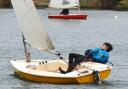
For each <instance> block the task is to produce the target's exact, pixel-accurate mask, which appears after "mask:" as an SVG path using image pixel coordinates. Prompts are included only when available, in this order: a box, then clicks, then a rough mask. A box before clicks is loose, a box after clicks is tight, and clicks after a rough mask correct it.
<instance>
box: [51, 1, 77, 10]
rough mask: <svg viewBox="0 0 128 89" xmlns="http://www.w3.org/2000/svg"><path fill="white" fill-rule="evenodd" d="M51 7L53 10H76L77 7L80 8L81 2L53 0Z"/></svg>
mask: <svg viewBox="0 0 128 89" xmlns="http://www.w3.org/2000/svg"><path fill="white" fill-rule="evenodd" d="M49 7H52V8H75V7H79V0H51V1H50V4H49Z"/></svg>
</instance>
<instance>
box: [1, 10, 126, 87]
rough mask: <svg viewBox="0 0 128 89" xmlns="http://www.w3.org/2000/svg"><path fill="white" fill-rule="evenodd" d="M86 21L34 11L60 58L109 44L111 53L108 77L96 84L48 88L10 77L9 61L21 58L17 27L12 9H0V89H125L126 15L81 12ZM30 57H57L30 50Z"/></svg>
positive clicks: (22, 53)
mask: <svg viewBox="0 0 128 89" xmlns="http://www.w3.org/2000/svg"><path fill="white" fill-rule="evenodd" d="M84 12H86V13H87V14H88V20H86V21H83V20H49V19H48V18H47V11H46V10H42V9H40V10H38V13H39V15H40V16H41V20H42V21H43V22H44V26H45V28H46V29H47V31H48V33H49V35H50V37H51V39H52V42H53V44H54V46H55V48H56V50H59V51H61V52H62V54H63V56H64V57H67V56H68V53H70V52H77V53H81V54H82V53H84V50H86V49H88V48H93V47H98V46H100V45H101V44H102V43H103V42H110V43H112V44H113V46H114V50H113V51H112V52H111V53H110V59H109V60H110V61H111V62H113V63H114V66H113V71H112V74H111V76H110V77H109V78H108V79H107V80H105V81H104V82H103V85H102V86H100V85H97V84H79V85H52V84H43V83H42V84H38V83H32V82H29V81H24V80H20V79H18V78H16V77H14V76H13V75H12V66H11V64H10V62H9V61H10V60H11V59H23V58H24V50H23V44H22V37H21V31H20V27H19V25H18V22H17V19H16V17H15V14H14V12H13V10H12V9H0V89H69V88H70V89H79V88H80V89H128V76H127V75H128V68H127V67H128V51H127V50H128V22H127V21H128V12H123V11H122V12H118V11H97V10H85V11H84ZM31 52H32V57H33V58H47V59H52V58H57V57H55V56H53V55H51V54H50V55H49V54H47V53H44V52H43V53H42V52H38V51H37V50H35V49H31Z"/></svg>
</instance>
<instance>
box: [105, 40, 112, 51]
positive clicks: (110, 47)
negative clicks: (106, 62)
mask: <svg viewBox="0 0 128 89" xmlns="http://www.w3.org/2000/svg"><path fill="white" fill-rule="evenodd" d="M103 45H106V46H107V47H108V49H107V52H110V51H112V50H113V46H112V44H110V43H108V42H105V43H103Z"/></svg>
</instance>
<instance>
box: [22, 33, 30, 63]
mask: <svg viewBox="0 0 128 89" xmlns="http://www.w3.org/2000/svg"><path fill="white" fill-rule="evenodd" d="M22 37H23V45H24V52H25V57H26V62H31V58H30V52H29V50H28V48H27V44H26V42H25V38H24V35H23V33H22ZM29 46H30V45H29Z"/></svg>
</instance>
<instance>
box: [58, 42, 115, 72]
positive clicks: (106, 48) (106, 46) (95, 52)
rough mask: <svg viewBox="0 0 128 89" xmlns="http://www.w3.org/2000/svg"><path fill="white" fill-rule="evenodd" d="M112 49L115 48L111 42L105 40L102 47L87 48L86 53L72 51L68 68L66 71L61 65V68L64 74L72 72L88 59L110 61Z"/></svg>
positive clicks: (100, 61)
mask: <svg viewBox="0 0 128 89" xmlns="http://www.w3.org/2000/svg"><path fill="white" fill-rule="evenodd" d="M111 50H113V46H112V45H111V44H110V43H107V42H105V43H103V44H102V46H101V47H100V48H93V49H89V50H86V51H85V54H84V55H81V54H76V53H70V54H69V64H68V69H67V70H66V71H64V70H62V69H61V68H60V67H59V70H60V72H61V73H62V74H66V73H68V72H71V71H72V70H73V69H74V68H75V67H76V66H77V65H78V64H80V63H81V62H87V61H92V62H98V63H103V64H106V63H107V62H108V58H109V52H110V51H111Z"/></svg>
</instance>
